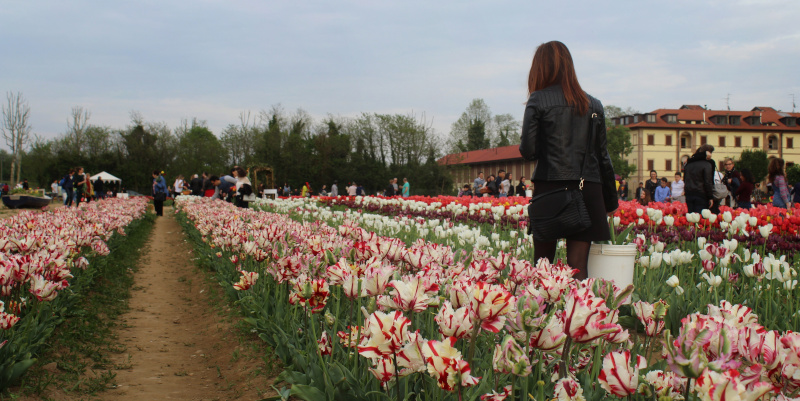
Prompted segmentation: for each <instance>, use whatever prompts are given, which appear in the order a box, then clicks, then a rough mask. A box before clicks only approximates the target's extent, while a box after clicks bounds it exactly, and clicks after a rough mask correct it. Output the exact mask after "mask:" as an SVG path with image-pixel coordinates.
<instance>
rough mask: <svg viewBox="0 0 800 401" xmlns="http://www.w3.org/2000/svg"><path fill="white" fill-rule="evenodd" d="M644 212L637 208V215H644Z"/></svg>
mask: <svg viewBox="0 0 800 401" xmlns="http://www.w3.org/2000/svg"><path fill="white" fill-rule="evenodd" d="M643 214H644V211H643V210H642V209H636V215H637V216H639V217H642V215H643Z"/></svg>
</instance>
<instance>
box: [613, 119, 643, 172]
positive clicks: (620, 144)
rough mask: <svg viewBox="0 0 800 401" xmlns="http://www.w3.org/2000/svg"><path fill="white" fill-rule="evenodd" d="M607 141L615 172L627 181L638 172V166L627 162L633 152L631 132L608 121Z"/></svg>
mask: <svg viewBox="0 0 800 401" xmlns="http://www.w3.org/2000/svg"><path fill="white" fill-rule="evenodd" d="M606 140H607V141H608V154H609V155H610V156H611V164H613V165H614V172H615V173H617V174H619V176H620V177H622V178H624V179H627V178H628V176H630V175H631V173H633V172H634V171H636V166H635V165H633V164H632V163H629V162H628V161H627V160H626V158H627V157H628V155H629V154H631V152H632V151H633V144H632V143H631V130H629V129H628V128H627V127H624V126H622V125H617V126H614V125H613V124H611V120H609V119H606Z"/></svg>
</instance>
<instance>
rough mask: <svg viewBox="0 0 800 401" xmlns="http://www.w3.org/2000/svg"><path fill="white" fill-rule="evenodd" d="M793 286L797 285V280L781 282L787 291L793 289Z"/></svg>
mask: <svg viewBox="0 0 800 401" xmlns="http://www.w3.org/2000/svg"><path fill="white" fill-rule="evenodd" d="M795 287H797V280H786V281H784V282H783V288H786V289H787V290H789V291H791V290H793V289H794V288H795Z"/></svg>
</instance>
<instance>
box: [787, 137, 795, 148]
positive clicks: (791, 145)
mask: <svg viewBox="0 0 800 401" xmlns="http://www.w3.org/2000/svg"><path fill="white" fill-rule="evenodd" d="M786 148H787V149H792V148H794V139H793V138H786Z"/></svg>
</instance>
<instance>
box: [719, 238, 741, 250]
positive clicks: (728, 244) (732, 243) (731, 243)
mask: <svg viewBox="0 0 800 401" xmlns="http://www.w3.org/2000/svg"><path fill="white" fill-rule="evenodd" d="M722 246H724V247H725V248H728V250H729V251H731V252H736V247H738V246H739V241H737V240H736V239H735V238H734V239H732V240H726V239H724V240H722Z"/></svg>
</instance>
